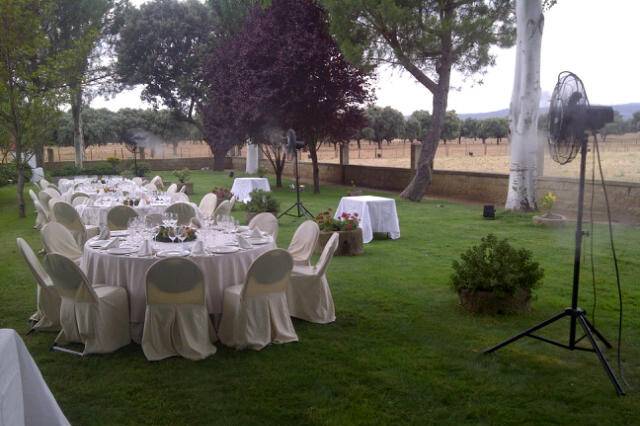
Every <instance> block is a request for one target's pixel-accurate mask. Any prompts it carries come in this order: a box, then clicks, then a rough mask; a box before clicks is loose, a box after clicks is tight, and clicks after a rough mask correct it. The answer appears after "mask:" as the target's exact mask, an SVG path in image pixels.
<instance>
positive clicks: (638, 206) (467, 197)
mask: <svg viewBox="0 0 640 426" xmlns="http://www.w3.org/2000/svg"><path fill="white" fill-rule="evenodd" d="M142 161H143V162H144V163H146V164H148V165H149V166H150V167H151V168H152V169H153V170H176V169H182V168H184V167H187V168H189V169H192V170H199V169H202V168H210V167H211V166H212V162H213V160H212V159H211V158H208V157H207V158H173V159H149V160H142ZM94 163H96V162H91V161H87V162H85V164H87V165H91V164H94ZM68 164H71V163H68V162H62V163H60V162H49V163H45V167H46V168H47V169H49V170H50V169H53V168H58V167H62V166H64V165H68ZM260 166H261V167H262V168H264V169H265V170H267V172H268V173H271V171H272V167H271V164H270V163H269V161H268V160H266V159H263V160H261V164H260ZM225 167H226V168H228V169H234V170H239V171H244V169H245V159H244V158H242V157H227V164H226V165H225ZM318 167H319V169H320V179H321V180H322V182H323V183H329V184H337V185H339V184H344V185H351V184H352V182H353V183H354V184H355V185H356V186H358V187H363V188H370V189H380V190H387V191H394V192H400V191H401V190H402V189H404V187H405V186H406V185H407V184H408V183H409V181H410V180H411V176H412V173H413V172H412V170H410V169H400V168H393V167H374V166H356V165H347V166H341V165H339V164H328V163H321V164H319V165H318ZM299 170H300V180H301V181H302V182H303V183H305V184H307V185H309V184H311V182H312V179H313V173H312V168H311V163H300V166H299ZM284 176H285V177H287V178H292V177H293V176H294V173H293V164H292V163H290V162H288V163H287V164H286V166H285V171H284ZM508 183H509V177H508V175H506V174H496V173H475V172H456V171H446V170H435V171H434V174H433V182H432V184H431V186H430V187H429V189H428V191H427V195H429V196H434V197H445V198H452V199H458V200H464V201H474V202H479V203H486V204H495V205H497V206H501V205H503V204H504V203H505V201H506V196H507V187H508ZM537 186H538V198H542V196H543V195H544V194H546V193H547V192H553V193H555V194H556V195H557V202H556V208H555V210H557V211H558V212H562V213H566V214H568V215H570V216H574V215H575V212H576V206H577V199H578V180H577V179H569V178H555V177H543V178H538V185H537ZM607 192H608V195H609V201H610V205H611V210H612V216H613V219H614V220H615V221H621V222H627V223H638V224H640V184H638V183H630V182H615V181H612V182H607ZM594 194H595V195H594V203H593V204H594V216H595V217H596V219H598V220H602V219H604V218H606V208H605V203H604V196H603V192H602V188H601V186H599V185H598V184H597V183H596V186H595V193H594ZM590 201H591V185H590V183H589V182H588V183H587V187H586V196H585V207H586V208H587V209H588V208H589V205H590Z"/></svg>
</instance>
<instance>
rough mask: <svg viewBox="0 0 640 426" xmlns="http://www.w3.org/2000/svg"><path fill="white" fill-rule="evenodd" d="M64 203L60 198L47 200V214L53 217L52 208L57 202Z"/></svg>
mask: <svg viewBox="0 0 640 426" xmlns="http://www.w3.org/2000/svg"><path fill="white" fill-rule="evenodd" d="M59 201H64V200H63V199H62V197H51V198H49V212H50V214H51V216H53V206H55V205H56V203H57V202H59Z"/></svg>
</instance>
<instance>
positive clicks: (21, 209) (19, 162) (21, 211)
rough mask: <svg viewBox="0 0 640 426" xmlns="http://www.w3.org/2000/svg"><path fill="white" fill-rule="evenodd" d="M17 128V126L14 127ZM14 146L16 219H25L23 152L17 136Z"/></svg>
mask: <svg viewBox="0 0 640 426" xmlns="http://www.w3.org/2000/svg"><path fill="white" fill-rule="evenodd" d="M16 127H17V126H16ZM14 140H15V146H16V170H17V171H18V182H17V186H16V189H17V196H18V217H26V211H25V210H26V209H25V204H24V164H25V162H24V161H23V158H22V157H23V156H24V153H23V150H22V137H21V136H20V135H18V134H15V135H14Z"/></svg>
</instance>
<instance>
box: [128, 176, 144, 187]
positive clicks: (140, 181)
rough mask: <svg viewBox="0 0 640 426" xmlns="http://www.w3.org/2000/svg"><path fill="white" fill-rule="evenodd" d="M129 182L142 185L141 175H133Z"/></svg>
mask: <svg viewBox="0 0 640 426" xmlns="http://www.w3.org/2000/svg"><path fill="white" fill-rule="evenodd" d="M131 182H133V183H135V184H136V185H138V186H142V178H141V177H138V176H136V177H134V178H133V179H131Z"/></svg>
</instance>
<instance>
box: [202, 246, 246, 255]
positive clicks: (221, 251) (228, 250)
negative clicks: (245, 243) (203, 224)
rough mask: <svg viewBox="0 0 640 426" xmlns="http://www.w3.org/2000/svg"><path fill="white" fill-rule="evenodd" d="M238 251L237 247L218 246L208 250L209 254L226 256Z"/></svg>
mask: <svg viewBox="0 0 640 426" xmlns="http://www.w3.org/2000/svg"><path fill="white" fill-rule="evenodd" d="M238 250H240V249H239V248H238V247H230V246H220V247H214V248H212V249H209V252H211V253H214V254H227V253H235V252H237V251H238Z"/></svg>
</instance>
